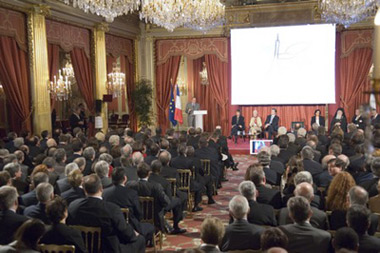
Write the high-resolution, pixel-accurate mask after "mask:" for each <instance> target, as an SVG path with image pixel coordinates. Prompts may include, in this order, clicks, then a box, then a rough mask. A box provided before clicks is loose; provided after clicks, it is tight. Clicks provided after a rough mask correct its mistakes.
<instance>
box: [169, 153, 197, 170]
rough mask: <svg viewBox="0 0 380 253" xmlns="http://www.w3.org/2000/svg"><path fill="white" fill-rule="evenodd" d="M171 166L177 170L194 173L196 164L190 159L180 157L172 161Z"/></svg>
mask: <svg viewBox="0 0 380 253" xmlns="http://www.w3.org/2000/svg"><path fill="white" fill-rule="evenodd" d="M170 166H172V167H173V168H176V169H187V170H191V171H193V169H194V163H193V161H192V160H191V159H190V158H187V157H185V156H183V155H180V156H178V157H176V158H174V159H172V161H171V163H170Z"/></svg>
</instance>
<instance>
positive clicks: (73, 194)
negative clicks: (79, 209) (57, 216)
mask: <svg viewBox="0 0 380 253" xmlns="http://www.w3.org/2000/svg"><path fill="white" fill-rule="evenodd" d="M82 179H83V174H82V172H81V170H80V169H74V170H73V171H71V172H70V173H69V175H68V176H67V180H68V182H69V184H70V185H71V188H70V189H69V190H67V191H65V192H63V193H62V194H61V196H62V198H63V199H64V200H66V202H67V204H68V205H69V204H70V203H71V202H72V201H74V200H76V199H79V198H84V197H86V195H85V193H84V190H83V189H82V188H81V187H80V186H81V184H82Z"/></svg>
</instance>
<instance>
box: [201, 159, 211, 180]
mask: <svg viewBox="0 0 380 253" xmlns="http://www.w3.org/2000/svg"><path fill="white" fill-rule="evenodd" d="M201 166H202V169H203V171H204V173H205V174H206V175H208V176H210V174H211V161H210V159H201Z"/></svg>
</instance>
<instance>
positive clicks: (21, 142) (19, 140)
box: [13, 137, 24, 149]
mask: <svg viewBox="0 0 380 253" xmlns="http://www.w3.org/2000/svg"><path fill="white" fill-rule="evenodd" d="M13 145H14V146H15V148H17V149H18V148H20V147H21V146H22V145H24V138H22V137H17V138H16V139H15V140H14V141H13Z"/></svg>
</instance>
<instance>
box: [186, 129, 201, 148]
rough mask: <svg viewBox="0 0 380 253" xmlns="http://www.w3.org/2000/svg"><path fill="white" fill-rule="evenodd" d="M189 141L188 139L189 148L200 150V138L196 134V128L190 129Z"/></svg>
mask: <svg viewBox="0 0 380 253" xmlns="http://www.w3.org/2000/svg"><path fill="white" fill-rule="evenodd" d="M188 136H189V137H188V139H187V146H193V147H194V149H197V148H199V146H198V142H199V136H197V135H196V133H195V128H194V127H190V128H189V130H188Z"/></svg>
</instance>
